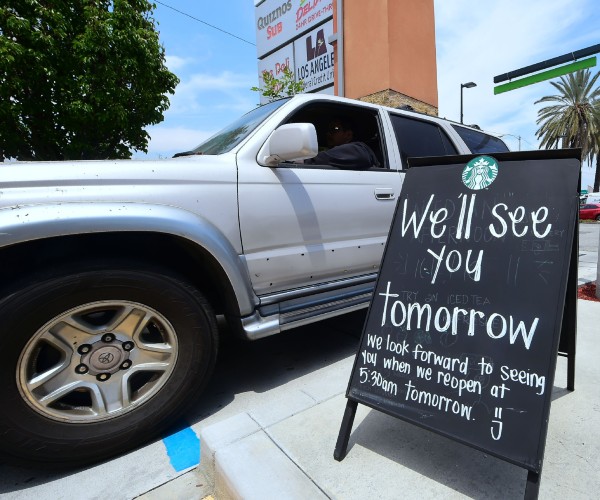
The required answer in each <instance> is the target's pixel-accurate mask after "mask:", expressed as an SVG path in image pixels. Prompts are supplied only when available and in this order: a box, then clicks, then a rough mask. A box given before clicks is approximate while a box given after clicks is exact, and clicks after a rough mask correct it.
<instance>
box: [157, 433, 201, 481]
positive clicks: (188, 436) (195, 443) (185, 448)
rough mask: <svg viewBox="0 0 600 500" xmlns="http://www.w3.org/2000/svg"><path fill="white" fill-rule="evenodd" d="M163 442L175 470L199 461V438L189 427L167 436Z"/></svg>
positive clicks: (185, 467) (193, 464)
mask: <svg viewBox="0 0 600 500" xmlns="http://www.w3.org/2000/svg"><path fill="white" fill-rule="evenodd" d="M163 443H164V445H165V448H166V449H167V455H169V459H170V460H171V465H172V466H173V468H174V469H175V470H176V471H177V472H179V471H182V470H183V469H188V468H190V467H194V466H195V465H198V464H199V463H200V440H199V439H198V436H196V433H195V432H194V431H193V430H192V429H191V428H190V427H186V428H185V429H182V430H180V431H179V432H176V433H175V434H171V435H170V436H167V437H166V438H164V439H163Z"/></svg>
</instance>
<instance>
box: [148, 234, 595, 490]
mask: <svg viewBox="0 0 600 500" xmlns="http://www.w3.org/2000/svg"><path fill="white" fill-rule="evenodd" d="M585 229H586V230H589V229H592V228H585ZM593 229H595V231H596V232H594V233H593V234H592V236H593V237H591V238H590V237H585V238H584V239H583V240H582V242H583V244H581V245H580V251H579V255H578V262H579V284H582V283H585V282H588V281H594V280H596V276H597V262H598V247H597V228H593ZM598 318H600V302H591V301H585V300H579V301H578V340H577V357H576V379H575V391H574V392H570V391H568V390H567V389H566V385H567V360H566V359H565V358H562V357H559V359H558V364H557V370H556V376H555V380H554V388H553V394H552V399H553V402H552V408H551V412H550V424H549V429H548V436H547V440H546V451H545V455H544V468H543V473H542V477H541V487H540V498H544V499H545V498H553V499H554V498H556V499H558V498H560V499H564V498H569V499H574V498H582V499H584V498H597V497H598V495H597V475H598V471H599V470H600V435H599V434H598V433H597V431H596V430H597V429H598V428H599V427H600V391H599V390H598V387H599V386H600V363H598V360H599V359H600V345H599V344H598V342H597V341H596V335H597V333H596V332H597V324H598ZM353 361H354V355H352V356H348V357H346V358H345V359H342V360H339V361H337V362H335V363H333V364H331V365H328V366H325V367H323V368H321V369H320V370H317V371H314V372H311V373H308V374H305V375H304V376H303V377H301V378H298V379H295V380H294V381H293V382H290V383H288V384H283V385H280V386H277V387H275V388H273V389H271V390H270V391H269V392H270V394H269V397H268V398H267V401H268V402H267V403H266V404H263V405H261V406H258V407H252V408H249V409H247V410H246V411H245V412H242V413H239V414H236V415H234V416H231V417H229V418H227V419H225V420H221V421H219V422H217V423H213V424H211V425H209V426H207V427H204V426H200V425H199V426H198V427H199V428H197V429H196V430H197V432H198V433H199V435H200V438H201V450H202V459H201V462H200V465H199V466H198V467H197V468H196V469H195V470H194V471H192V472H191V474H193V476H192V478H196V479H197V480H196V482H202V483H203V484H205V485H206V488H205V489H203V492H202V493H199V492H198V491H196V492H195V493H194V492H193V490H192V489H189V488H186V484H187V483H190V484H191V483H193V482H194V481H192V480H191V479H190V477H187V479H186V477H185V476H183V477H181V478H179V479H178V480H176V481H172V482H169V483H167V484H165V485H163V486H162V487H160V488H158V489H156V490H154V491H153V492H149V493H148V494H146V495H144V498H145V499H154V498H164V497H165V496H168V497H170V498H175V497H177V498H202V496H204V494H206V492H210V493H212V494H213V496H214V497H215V498H216V499H217V500H225V499H230V498H236V499H237V498H240V499H246V500H251V499H255V498H256V499H278V500H279V499H295V498H298V499H306V498H315V499H316V498H339V499H354V498H356V499H363V498H370V497H373V496H374V497H376V498H381V499H385V498H390V499H396V498H399V497H402V498H419V499H422V498H502V499H507V498H523V494H524V491H525V483H526V477H527V472H526V471H525V470H524V469H522V468H520V467H517V466H514V465H512V464H509V463H507V462H505V461H502V460H500V459H497V458H495V457H491V456H489V455H486V454H484V453H482V452H480V451H477V450H475V449H472V448H470V447H467V446H464V445H461V444H459V443H456V442H454V441H452V440H449V439H447V438H444V437H441V436H438V435H437V434H434V433H432V432H429V431H426V430H423V429H420V428H418V427H416V426H414V425H411V424H407V423H404V422H403V421H401V420H398V419H395V418H392V417H389V416H387V415H385V414H383V413H381V412H378V411H375V410H371V409H370V408H367V407H365V406H364V405H358V411H357V415H356V418H355V421H354V425H353V429H352V434H351V437H350V443H349V447H348V454H347V456H346V458H345V459H344V460H343V461H342V462H337V461H335V460H334V458H333V451H334V448H335V443H336V440H337V436H338V432H339V429H340V424H341V421H342V416H343V413H344V409H345V406H346V398H345V391H346V386H347V384H348V380H349V377H350V372H351V370H352V364H353Z"/></svg>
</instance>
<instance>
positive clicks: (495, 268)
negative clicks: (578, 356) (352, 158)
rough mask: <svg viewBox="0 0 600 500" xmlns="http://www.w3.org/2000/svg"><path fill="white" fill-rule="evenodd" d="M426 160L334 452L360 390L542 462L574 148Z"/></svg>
mask: <svg viewBox="0 0 600 500" xmlns="http://www.w3.org/2000/svg"><path fill="white" fill-rule="evenodd" d="M420 163H421V165H419V166H416V167H413V168H411V169H410V170H409V171H408V172H407V174H406V177H405V181H404V184H403V187H402V195H401V197H400V199H399V201H398V204H397V207H396V213H395V216H394V221H393V223H392V227H391V229H390V235H389V238H388V242H387V245H386V250H385V254H384V258H383V262H382V265H381V270H380V274H379V277H378V281H377V285H376V288H375V291H374V294H373V298H372V302H371V306H370V309H369V313H368V316H367V321H366V323H365V327H364V330H363V335H362V338H361V342H360V346H359V349H358V352H357V355H356V358H355V363H354V367H353V370H352V375H351V377H350V381H349V385H348V390H347V398H348V408H347V415H346V416H345V418H344V422H343V424H342V429H341V430H340V439H339V440H338V445H337V447H336V458H338V459H341V458H343V456H344V454H345V445H344V442H346V443H347V438H348V435H349V432H350V428H351V425H352V423H351V420H352V418H353V417H351V416H348V415H353V410H352V408H354V409H355V408H356V403H363V404H366V405H368V406H371V407H372V408H375V409H378V410H380V411H384V412H386V413H389V414H391V415H393V416H396V417H399V418H402V419H404V420H407V421H409V422H411V423H414V424H416V425H419V426H421V427H424V428H427V429H430V430H432V431H435V432H437V433H440V434H443V435H445V436H447V437H450V438H452V439H455V440H457V441H460V442H462V443H465V444H468V445H471V446H473V447H475V448H478V449H482V450H484V451H486V452H488V453H490V454H493V455H495V456H497V457H500V458H502V459H505V460H507V461H510V462H512V463H514V464H517V465H520V466H522V467H524V468H526V469H528V470H529V471H531V472H532V473H535V474H539V472H540V471H541V463H542V457H543V449H544V444H545V437H546V430H547V421H548V414H549V408H550V401H551V389H552V384H553V378H554V367H555V363H556V355H557V350H558V342H559V337H560V331H561V322H562V317H563V310H564V305H565V297H566V286H567V277H568V276H569V263H570V261H571V252H572V251H573V246H574V230H575V222H576V217H577V208H578V202H577V200H578V175H579V166H580V164H579V160H578V157H577V154H576V152H573V151H570V152H565V151H558V152H530V153H521V154H519V153H503V154H498V155H494V156H477V157H445V158H435V159H423V160H420ZM411 165H412V163H411ZM575 273H576V271H575ZM574 281H575V282H576V277H575V280H574ZM573 334H574V332H573ZM344 440H346V441H344ZM533 483H535V484H538V483H539V481H533Z"/></svg>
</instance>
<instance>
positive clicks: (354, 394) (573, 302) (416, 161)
mask: <svg viewBox="0 0 600 500" xmlns="http://www.w3.org/2000/svg"><path fill="white" fill-rule="evenodd" d="M479 156H481V155H461V156H451V157H435V158H411V159H409V165H410V167H411V169H412V168H414V167H419V168H421V167H425V168H430V169H433V168H436V167H439V166H443V165H456V166H458V165H460V166H464V165H465V164H467V163H468V162H470V161H471V160H474V159H476V158H478V157H479ZM489 156H491V157H493V158H494V159H495V160H497V161H498V163H499V164H500V166H502V165H503V164H507V163H508V162H540V161H541V162H552V161H555V160H559V161H560V160H564V161H563V163H564V167H565V168H573V169H575V168H577V177H578V179H579V182H577V187H576V190H575V191H574V192H573V194H572V197H573V200H572V202H571V201H570V200H569V201H568V202H567V206H568V207H569V210H570V222H567V224H568V225H567V227H566V229H565V230H566V231H567V237H568V239H569V240H570V242H571V243H570V246H568V247H567V248H566V249H565V253H570V255H568V258H567V259H564V260H563V262H562V268H561V271H562V272H561V273H560V276H559V285H558V286H559V290H558V300H559V301H560V302H562V303H563V307H562V308H561V309H560V310H559V311H557V312H556V316H555V321H554V322H553V324H554V328H553V334H552V337H551V343H552V345H551V354H550V359H549V360H548V361H547V362H548V365H547V366H548V370H547V372H546V379H547V380H548V386H549V389H548V390H547V392H546V395H545V396H544V401H543V409H542V416H541V418H540V420H539V422H538V423H539V426H540V432H539V439H538V441H537V450H538V451H537V455H536V457H535V461H534V463H530V462H527V463H526V462H524V461H523V460H520V459H515V458H514V457H511V456H508V455H506V454H504V453H501V452H498V451H497V450H493V449H492V450H490V449H489V448H488V447H486V446H485V445H480V444H477V443H474V442H472V441H468V440H465V439H463V438H461V437H460V435H459V436H455V435H453V434H452V433H449V432H448V431H447V430H442V429H439V428H436V427H435V426H432V425H429V424H427V425H425V424H423V423H422V422H419V421H418V420H416V419H414V418H412V417H410V416H407V415H406V414H403V413H402V412H403V411H405V410H398V408H397V407H395V408H392V407H390V406H389V401H386V399H385V398H381V400H378V398H377V397H370V396H371V395H369V398H365V397H363V396H362V395H360V391H358V390H357V389H356V387H354V386H353V381H354V382H356V379H357V378H358V372H357V366H358V365H359V356H360V354H361V349H362V348H363V347H365V345H366V344H365V336H366V334H367V327H368V325H369V321H370V314H371V310H372V308H373V304H374V301H375V300H376V295H377V291H378V290H380V280H381V281H383V280H384V279H385V278H382V276H383V273H384V264H385V262H386V256H387V255H388V250H389V247H390V245H391V241H392V232H390V237H389V238H388V243H387V244H386V249H385V251H384V255H383V260H382V266H381V268H380V275H379V276H378V280H377V284H376V287H375V291H374V293H373V297H372V300H371V305H370V308H369V314H368V315H367V319H366V321H365V326H364V329H363V332H362V336H361V340H360V344H359V347H358V351H357V354H356V357H355V360H354V365H353V368H352V374H351V376H350V380H349V383H348V388H347V392H346V397H347V399H348V401H347V404H346V409H345V412H344V416H343V419H342V423H341V427H340V432H339V436H338V440H337V443H336V447H335V452H334V458H335V459H336V460H338V461H341V460H343V458H344V457H345V455H346V451H347V446H348V441H349V438H350V432H351V430H352V424H353V421H354V417H355V414H356V409H357V405H358V403H359V402H360V403H361V404H365V405H366V406H369V407H371V408H373V409H376V410H379V411H382V412H384V413H386V414H389V415H391V416H393V417H396V418H400V419H402V420H405V421H407V422H409V423H412V424H414V425H417V426H419V427H423V428H425V429H427V430H431V431H432V432H436V433H438V434H440V435H443V436H445V437H448V438H450V439H453V440H454V441H457V442H460V443H463V444H466V445H468V446H470V447H472V448H475V449H478V450H480V451H483V452H485V453H488V454H490V455H493V456H496V457H498V458H500V459H502V460H505V461H508V462H510V463H513V464H515V465H518V466H520V467H524V468H525V469H527V470H528V476H527V487H526V490H525V498H537V496H538V493H539V483H540V477H541V470H542V459H543V455H544V450H545V442H546V435H547V429H548V420H549V419H548V416H549V412H550V404H551V392H552V390H551V388H552V386H553V384H554V373H555V369H556V361H557V356H558V355H559V354H560V355H563V356H566V357H567V358H568V377H567V378H568V380H567V388H568V389H569V390H571V391H572V390H574V388H575V387H574V385H575V347H576V326H577V323H576V312H577V309H576V308H577V259H578V231H577V230H576V224H577V220H578V199H579V196H578V195H579V185H580V158H581V151H580V150H578V149H573V150H553V151H531V152H519V153H497V154H491V155H489ZM567 164H568V165H567ZM574 172H575V171H574V170H573V171H570V172H569V175H570V176H571V177H572V176H573V175H574ZM407 175H410V173H409V174H407ZM405 182H406V179H405ZM405 186H406V184H405ZM402 191H403V192H402V195H401V196H400V198H399V201H398V204H397V206H396V213H395V215H394V221H393V222H392V228H391V231H393V229H394V228H395V226H396V225H397V223H396V219H397V216H398V214H399V212H401V208H400V204H401V202H402V200H403V199H404V194H405V189H404V187H403V190H402ZM568 196H569V197H570V196H571V195H568ZM568 219H569V218H568V217H567V220H568ZM563 223H564V221H563ZM389 284H390V283H389V282H388V290H389ZM561 297H562V298H561ZM563 299H564V300H563ZM386 300H387V299H386ZM559 340H560V347H559ZM527 348H529V347H527ZM367 392H368V390H367ZM386 402H387V403H388V405H387V406H386ZM396 406H397V405H396ZM400 406H403V405H400ZM404 406H405V405H404ZM538 406H539V404H538Z"/></svg>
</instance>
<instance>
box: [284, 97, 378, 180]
mask: <svg viewBox="0 0 600 500" xmlns="http://www.w3.org/2000/svg"><path fill="white" fill-rule="evenodd" d="M340 120H341V122H340ZM332 121H337V122H339V123H340V124H343V125H344V126H346V127H347V128H350V129H352V143H362V144H360V145H356V147H350V148H347V150H346V151H344V152H342V153H341V155H342V156H343V157H344V158H337V156H339V155H336V154H333V155H332V156H334V157H336V160H340V159H341V160H343V161H342V162H345V161H346V160H347V166H343V167H342V166H339V168H342V169H345V170H365V169H370V170H377V171H384V170H386V171H387V170H388V168H389V161H388V155H387V148H386V146H385V143H384V140H383V137H384V134H383V133H382V126H381V120H380V117H379V113H378V112H377V110H376V109H372V108H367V107H361V106H354V105H340V104H332V103H331V102H316V103H310V104H308V105H306V106H304V107H303V108H301V109H299V110H298V111H296V112H295V113H294V114H293V115H291V116H289V117H288V118H287V119H286V123H312V124H313V125H314V126H315V130H316V132H317V141H318V144H319V155H317V157H315V158H314V159H311V160H307V161H306V162H305V164H306V165H309V166H310V168H320V167H323V168H336V167H338V166H337V163H336V161H335V160H333V159H332V158H329V155H328V154H327V153H328V152H329V151H330V150H333V149H334V148H335V145H332V144H331V143H330V142H329V135H330V134H331V125H332ZM342 147H344V146H342ZM338 151H339V150H338ZM365 151H366V154H365V155H363V154H359V155H358V158H361V160H360V161H359V163H360V166H359V164H358V163H357V164H356V166H354V165H353V163H354V161H353V158H354V160H355V159H356V158H355V157H354V155H355V152H363V153H365ZM321 153H324V154H321ZM332 153H333V151H332ZM346 156H347V158H345V157H346ZM363 157H364V158H366V157H370V158H371V159H372V160H373V161H369V162H368V163H369V164H368V165H367V166H366V167H365V163H364V162H363V161H362V158H363ZM319 159H322V160H323V161H324V162H325V163H323V164H321V163H319V161H317V160H319ZM330 160H331V161H330ZM331 165H334V167H332V166H331ZM307 168H308V167H307Z"/></svg>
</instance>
